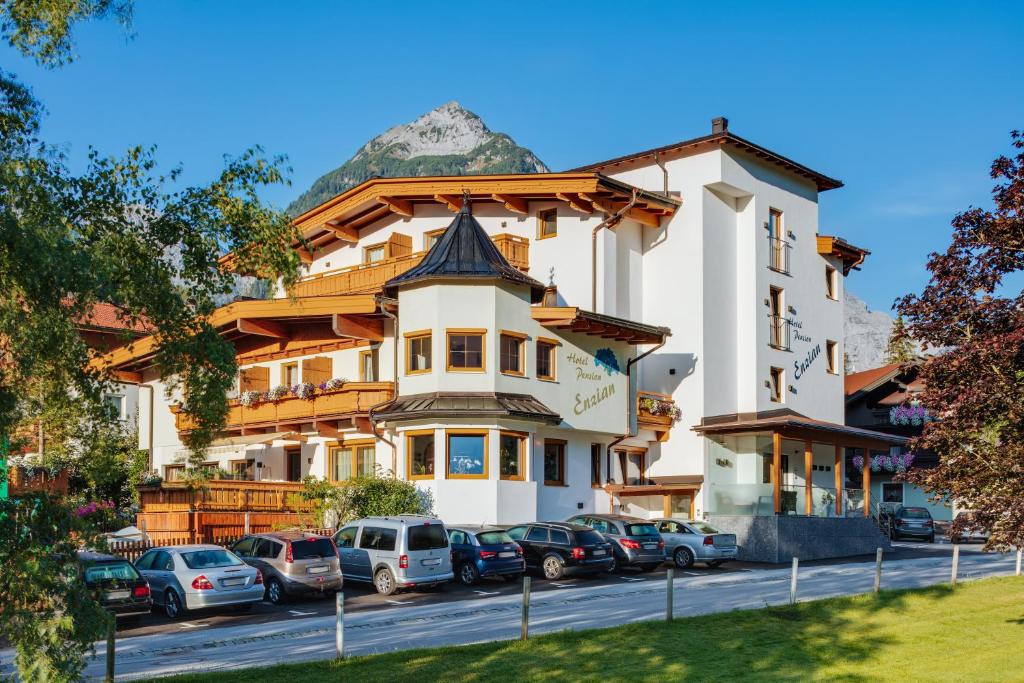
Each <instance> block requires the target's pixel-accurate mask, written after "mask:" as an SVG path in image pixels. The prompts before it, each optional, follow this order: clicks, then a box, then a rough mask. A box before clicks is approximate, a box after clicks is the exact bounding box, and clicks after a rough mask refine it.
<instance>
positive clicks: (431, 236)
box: [423, 228, 448, 251]
mask: <svg viewBox="0 0 1024 683" xmlns="http://www.w3.org/2000/svg"><path fill="white" fill-rule="evenodd" d="M447 229H448V228H439V229H437V230H428V231H427V232H425V233H423V251H430V250H431V249H433V248H434V245H435V244H437V241H438V240H439V239H441V235H443V234H444V231H445V230H447Z"/></svg>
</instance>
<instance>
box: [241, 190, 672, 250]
mask: <svg viewBox="0 0 1024 683" xmlns="http://www.w3.org/2000/svg"><path fill="white" fill-rule="evenodd" d="M467 192H468V193H469V195H470V197H471V198H472V201H473V203H474V205H479V204H482V203H491V204H499V205H502V206H504V207H505V208H506V209H507V210H509V211H511V212H513V213H518V214H528V213H530V202H536V201H556V202H564V203H565V204H567V205H568V206H569V207H570V208H571V209H572V210H574V211H577V212H579V213H581V214H593V213H598V214H604V215H610V214H613V213H615V212H616V211H618V210H619V209H621V208H623V207H624V206H625V205H626V204H627V203H628V202H629V201H630V199H632V197H633V194H634V192H635V193H636V196H637V200H636V203H635V204H634V205H633V207H632V208H630V209H629V211H628V212H627V213H626V217H627V218H630V219H633V220H636V221H638V222H639V223H641V224H642V225H646V226H648V227H654V228H656V227H659V226H660V225H661V221H662V219H664V218H666V217H668V216H671V215H672V214H674V213H675V212H676V210H677V209H678V208H679V206H680V205H681V204H682V201H681V200H680V199H679V198H678V197H676V196H672V195H664V194H661V193H659V192H650V191H647V190H641V189H639V188H635V187H633V186H632V185H629V184H628V183H623V182H621V181H619V180H615V179H612V178H608V177H605V176H603V175H601V174H600V173H594V172H584V173H529V174H506V175H464V176H425V177H421V178H371V179H369V180H367V181H365V182H363V183H361V184H359V185H357V186H355V187H353V188H351V189H349V190H346V191H345V192H342V193H341V194H339V195H338V196H337V197H334V198H333V199H330V200H328V201H326V202H324V203H323V204H321V205H320V206H317V207H314V208H312V209H310V210H309V211H307V212H305V213H303V214H301V215H300V216H298V217H296V218H295V221H294V223H295V226H296V227H297V228H298V230H299V233H300V234H301V235H302V238H303V242H304V243H300V242H296V243H295V244H293V245H292V246H293V248H295V249H296V250H298V251H299V255H300V257H302V258H303V259H304V260H306V261H309V260H311V259H312V258H313V252H315V251H316V250H318V249H322V248H324V247H326V246H327V245H329V244H332V243H334V242H338V241H341V242H357V241H358V240H359V231H360V229H362V228H364V227H366V226H368V225H370V224H372V223H374V222H376V221H379V220H381V219H383V218H386V217H388V216H395V215H397V216H403V217H410V216H412V215H414V213H415V207H416V206H417V205H423V204H426V205H431V206H438V205H440V206H443V207H445V208H447V209H448V210H449V211H452V212H457V211H459V210H460V209H461V208H462V197H463V196H464V194H465V193H467ZM221 265H222V266H223V267H225V268H228V269H232V268H234V266H235V257H234V254H227V255H226V256H224V257H222V258H221Z"/></svg>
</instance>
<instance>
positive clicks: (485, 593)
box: [473, 591, 500, 595]
mask: <svg viewBox="0 0 1024 683" xmlns="http://www.w3.org/2000/svg"><path fill="white" fill-rule="evenodd" d="M473 592H474V593H476V594H477V595H500V593H498V592H497V591H495V592H494V593H488V592H487V591H473Z"/></svg>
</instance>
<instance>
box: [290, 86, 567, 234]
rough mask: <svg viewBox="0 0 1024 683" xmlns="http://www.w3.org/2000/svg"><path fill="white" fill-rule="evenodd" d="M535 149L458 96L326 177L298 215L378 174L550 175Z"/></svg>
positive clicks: (296, 208)
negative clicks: (520, 142) (522, 144)
mask: <svg viewBox="0 0 1024 683" xmlns="http://www.w3.org/2000/svg"><path fill="white" fill-rule="evenodd" d="M547 170H548V168H547V167H546V166H545V165H544V163H543V162H542V161H541V160H540V159H538V158H537V156H536V155H535V154H534V153H533V152H531V151H530V150H528V149H526V148H524V147H520V146H519V145H517V144H516V143H515V142H514V141H513V140H512V138H510V137H509V136H508V135H505V134H504V133H495V132H493V131H492V130H491V129H490V128H488V127H487V125H486V124H485V123H484V122H483V119H481V118H480V117H479V116H477V115H476V114H474V113H473V112H471V111H469V110H468V109H466V108H464V107H463V106H462V105H461V104H459V103H458V102H456V101H455V100H450V101H448V102H445V103H444V104H442V105H441V106H439V107H437V108H435V109H431V110H430V111H428V112H426V113H425V114H422V115H420V116H419V117H417V118H416V119H415V120H413V121H411V122H410V123H403V124H400V125H397V126H393V127H392V128H389V129H388V130H386V131H384V132H383V133H381V134H380V135H378V136H377V137H375V138H373V139H372V140H370V141H369V142H367V143H366V144H365V145H363V146H362V147H361V148H360V149H359V151H358V152H356V154H355V156H353V157H352V158H351V159H349V160H348V161H346V162H345V163H344V164H342V165H341V166H339V167H338V168H336V169H335V170H333V171H331V172H330V173H327V174H326V175H324V176H321V177H320V178H319V179H317V181H316V182H314V183H313V186H312V187H311V188H310V189H309V190H307V191H306V192H305V193H303V194H302V195H301V196H300V197H299V198H298V199H296V200H295V201H294V202H293V203H292V204H291V206H289V207H288V212H289V213H291V214H293V215H295V214H299V213H302V212H304V211H307V210H309V209H311V208H313V207H314V206H317V205H318V204H321V203H323V202H325V201H327V200H328V199H330V198H331V197H334V196H335V195H337V194H340V193H342V192H344V191H345V190H347V189H349V188H351V187H354V186H355V185H358V184H359V183H361V182H363V181H365V180H366V179H368V178H370V177H372V176H383V177H399V176H427V175H474V174H477V175H479V174H487V173H544V172H547Z"/></svg>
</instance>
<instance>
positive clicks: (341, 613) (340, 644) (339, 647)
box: [334, 590, 345, 659]
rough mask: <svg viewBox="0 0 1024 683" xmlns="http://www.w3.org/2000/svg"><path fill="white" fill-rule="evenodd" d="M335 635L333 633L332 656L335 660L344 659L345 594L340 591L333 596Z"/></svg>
mask: <svg viewBox="0 0 1024 683" xmlns="http://www.w3.org/2000/svg"><path fill="white" fill-rule="evenodd" d="M334 613H335V619H336V623H335V633H334V650H335V654H334V656H335V657H336V658H337V659H344V658H345V594H344V593H342V592H341V591H340V590H339V591H338V592H337V593H335V594H334Z"/></svg>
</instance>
